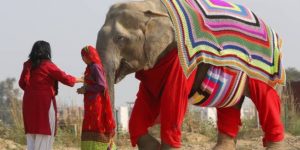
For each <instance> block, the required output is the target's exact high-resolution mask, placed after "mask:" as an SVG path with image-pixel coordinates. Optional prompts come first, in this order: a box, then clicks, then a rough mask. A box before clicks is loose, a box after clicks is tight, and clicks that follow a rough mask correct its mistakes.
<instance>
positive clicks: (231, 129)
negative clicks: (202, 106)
mask: <svg viewBox="0 0 300 150" xmlns="http://www.w3.org/2000/svg"><path fill="white" fill-rule="evenodd" d="M248 83H249V91H250V95H251V96H250V98H251V100H252V101H253V103H254V105H255V106H256V108H257V111H258V115H259V121H260V125H261V127H262V130H263V131H264V133H265V135H264V138H263V143H264V146H265V145H266V143H267V142H279V141H282V140H283V138H284V129H283V124H282V122H281V119H280V98H279V96H278V94H277V92H276V91H275V90H274V89H273V88H272V87H270V86H269V85H267V84H266V83H264V82H262V81H260V80H256V79H252V78H248ZM217 116H218V121H217V124H218V131H219V132H221V133H224V134H227V135H229V136H231V137H236V136H237V134H238V131H239V126H240V125H241V120H240V110H239V109H237V108H233V107H229V108H218V109H217Z"/></svg>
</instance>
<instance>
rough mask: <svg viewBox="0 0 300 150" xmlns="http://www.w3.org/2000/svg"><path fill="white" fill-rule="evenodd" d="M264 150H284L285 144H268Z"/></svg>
mask: <svg viewBox="0 0 300 150" xmlns="http://www.w3.org/2000/svg"><path fill="white" fill-rule="evenodd" d="M266 150H285V144H284V142H283V141H281V142H268V143H267V149H266Z"/></svg>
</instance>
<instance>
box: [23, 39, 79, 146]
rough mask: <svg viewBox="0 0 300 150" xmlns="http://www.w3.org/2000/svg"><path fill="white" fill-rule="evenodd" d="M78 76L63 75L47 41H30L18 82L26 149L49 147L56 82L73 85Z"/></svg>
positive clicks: (53, 116)
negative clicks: (21, 95)
mask: <svg viewBox="0 0 300 150" xmlns="http://www.w3.org/2000/svg"><path fill="white" fill-rule="evenodd" d="M81 80H82V79H80V78H75V77H73V76H71V75H67V74H66V73H65V72H63V71H62V70H60V69H59V68H58V67H57V66H56V65H55V64H54V63H53V62H52V61H51V48H50V44H49V43H48V42H45V41H37V42H35V43H34V45H33V47H32V50H31V53H30V55H29V59H28V60H27V61H26V62H25V63H24V67H23V71H22V74H21V77H20V80H19V86H20V87H21V88H22V89H23V90H24V96H23V120H24V127H25V134H26V139H27V149H28V150H50V149H51V148H52V144H53V142H54V135H55V132H56V122H57V119H56V114H57V108H56V100H55V95H57V90H58V82H61V83H63V84H65V85H68V86H73V85H74V84H75V83H76V82H81Z"/></svg>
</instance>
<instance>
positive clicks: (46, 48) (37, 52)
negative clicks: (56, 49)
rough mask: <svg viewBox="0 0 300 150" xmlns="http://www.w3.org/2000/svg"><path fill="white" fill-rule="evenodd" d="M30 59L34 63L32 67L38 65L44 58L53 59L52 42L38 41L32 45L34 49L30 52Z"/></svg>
mask: <svg viewBox="0 0 300 150" xmlns="http://www.w3.org/2000/svg"><path fill="white" fill-rule="evenodd" d="M29 59H30V60H31V63H32V66H31V68H32V69H34V68H36V67H38V66H39V65H40V63H41V61H42V60H45V59H50V60H51V47H50V44H49V43H48V42H46V41H36V42H35V43H34V44H33V46H32V50H31V52H30V54H29Z"/></svg>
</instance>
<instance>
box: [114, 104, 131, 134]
mask: <svg viewBox="0 0 300 150" xmlns="http://www.w3.org/2000/svg"><path fill="white" fill-rule="evenodd" d="M116 120H117V126H118V130H119V131H128V123H129V107H128V106H120V107H119V108H118V109H117V110H116Z"/></svg>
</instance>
